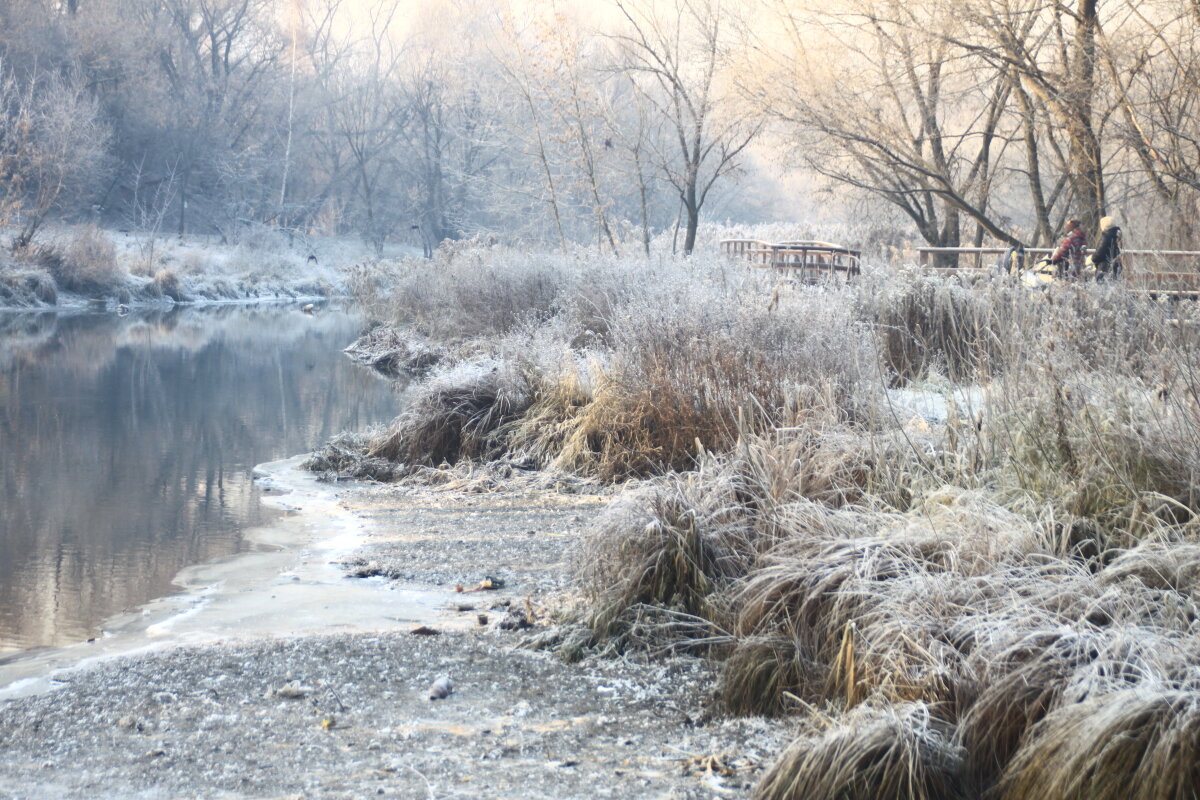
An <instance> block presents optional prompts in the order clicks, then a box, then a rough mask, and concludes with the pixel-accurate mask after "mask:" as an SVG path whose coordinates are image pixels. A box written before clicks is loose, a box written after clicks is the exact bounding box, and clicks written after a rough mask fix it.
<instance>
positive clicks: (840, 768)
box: [754, 703, 966, 800]
mask: <svg viewBox="0 0 1200 800" xmlns="http://www.w3.org/2000/svg"><path fill="white" fill-rule="evenodd" d="M961 765H962V752H961V750H960V749H959V748H958V747H957V746H955V745H954V744H953V743H952V742H951V740H950V731H949V729H948V726H946V725H945V724H944V723H942V722H940V721H939V720H938V719H937V718H936V717H935V716H934V715H933V714H932V713H931V712H930V710H929V708H928V707H927V706H925V705H923V704H920V703H913V704H908V705H902V706H893V707H887V708H876V707H871V706H860V707H859V708H857V709H855V710H854V711H852V712H850V713H849V714H847V715H846V716H845V717H844V718H843V719H841V720H839V721H838V722H836V723H834V722H831V723H830V727H829V729H828V730H826V731H824V732H823V733H814V734H812V735H809V736H804V737H801V738H800V739H797V740H796V742H794V743H793V744H792V745H791V746H790V747H788V749H787V750H786V751H784V753H783V755H781V756H780V757H779V759H778V760H777V761H776V762H775V763H774V764H773V765H772V766H771V768H770V769H769V770H768V771H767V774H766V775H765V776H763V779H762V781H761V782H760V783H759V785H758V787H757V789H756V790H755V793H754V797H755V798H756V799H757V800H879V799H880V798H885V797H886V798H889V799H891V800H957V799H958V798H963V797H965V796H966V795H965V794H964V793H963V791H962V788H961V785H960V780H959V771H960V768H961Z"/></svg>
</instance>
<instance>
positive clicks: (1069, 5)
mask: <svg viewBox="0 0 1200 800" xmlns="http://www.w3.org/2000/svg"><path fill="white" fill-rule="evenodd" d="M1198 31H1200V0H1105V2H1101V0H1074V2H1069V1H1068V0H1062V1H1061V2H1059V1H1054V0H960V1H959V2H952V1H951V0H933V1H932V2H929V3H923V4H920V6H919V7H918V6H914V5H912V4H909V3H905V2H901V1H900V0H839V2H837V3H818V2H812V1H811V0H803V1H801V0H759V2H755V3H749V2H732V0H657V1H656V2H652V0H608V1H607V2H606V3H604V4H601V6H597V5H595V4H587V3H571V2H570V1H569V0H561V2H555V1H554V0H549V1H548V2H545V3H535V4H530V3H527V4H514V5H505V4H503V3H483V2H477V1H476V0H441V1H439V0H429V1H428V2H424V3H420V4H417V3H411V2H401V0H367V1H366V2H350V0H0V224H3V225H6V226H7V227H8V229H9V230H10V231H12V232H13V233H12V246H13V247H14V248H15V249H21V248H24V247H27V246H29V245H30V243H31V242H32V241H33V239H34V237H35V236H36V235H37V233H38V231H39V229H40V228H41V227H42V226H43V225H44V223H45V222H46V221H47V220H50V219H53V218H56V217H61V218H64V219H68V220H93V221H97V222H101V223H103V224H107V225H115V226H119V227H128V228H131V229H138V230H154V231H162V232H164V233H165V232H176V233H180V234H183V233H206V234H214V235H219V236H221V237H223V238H225V239H227V240H230V239H236V238H237V237H238V236H239V235H240V234H241V232H243V231H244V230H246V229H247V228H248V227H252V226H260V225H267V226H273V227H276V228H280V229H285V230H288V231H296V232H305V233H309V232H316V233H323V234H337V235H352V236H357V237H361V238H362V239H363V240H365V241H367V242H369V243H370V244H372V245H373V246H375V247H376V248H382V247H383V245H384V244H385V243H386V242H389V241H397V240H402V241H407V242H409V243H419V244H425V245H426V246H433V245H434V244H436V243H437V242H440V241H442V240H443V239H447V238H459V237H463V236H471V235H476V234H491V235H496V236H501V237H504V238H507V239H513V240H538V241H544V242H550V243H555V244H560V245H565V244H567V243H569V242H590V243H594V244H595V245H596V246H599V247H601V248H605V249H611V250H614V251H618V250H626V249H639V248H640V249H646V250H648V248H649V243H650V239H651V237H652V236H654V235H656V234H659V233H661V232H663V231H671V232H673V233H674V234H675V235H674V237H673V238H674V240H675V243H676V246H677V248H678V249H680V250H682V251H684V252H688V251H690V250H691V249H692V248H693V247H694V246H695V243H696V232H697V229H698V226H699V223H700V220H701V218H702V216H703V215H705V214H706V213H709V214H711V210H712V209H713V208H714V206H717V207H719V208H720V210H721V211H722V212H723V213H726V214H730V213H732V214H738V215H741V216H742V217H746V218H749V217H753V216H754V215H756V214H758V215H765V214H769V213H771V214H776V215H778V216H784V217H786V216H788V208H787V203H788V199H787V198H786V196H785V197H784V199H783V201H782V206H781V207H777V208H763V207H761V205H755V204H756V203H760V202H761V201H760V199H759V195H761V192H757V193H756V192H743V191H742V189H744V188H745V187H747V186H753V185H755V184H756V183H765V182H768V181H769V179H768V178H767V177H766V176H764V175H762V174H760V169H761V168H760V167H759V166H758V165H759V164H761V163H763V161H764V160H767V159H769V158H776V159H777V160H778V161H780V162H781V163H782V164H783V165H785V166H786V167H788V168H790V169H792V170H796V171H800V172H803V173H804V174H805V175H807V176H808V177H809V178H810V180H809V182H808V183H807V184H806V185H807V186H810V187H814V188H817V189H827V190H829V191H830V192H831V193H832V194H833V195H834V196H837V197H838V198H842V199H844V200H845V201H846V202H847V203H849V202H854V203H857V204H858V206H857V207H858V208H860V209H864V210H865V211H864V213H866V214H867V215H870V216H874V215H879V216H887V217H895V216H897V215H898V216H899V217H901V218H902V219H904V220H905V221H906V222H907V223H908V224H909V225H910V226H911V230H913V231H914V232H915V233H916V235H917V237H919V239H920V241H922V242H924V243H927V244H930V245H940V246H958V245H963V244H980V243H983V242H985V241H986V242H1009V243H1015V242H1018V241H1019V242H1022V243H1025V244H1046V243H1048V242H1049V241H1050V240H1052V239H1053V237H1054V236H1055V235H1056V233H1057V231H1058V230H1059V229H1060V228H1061V226H1062V223H1063V221H1064V220H1066V219H1067V218H1070V217H1079V218H1081V219H1083V220H1084V223H1085V226H1086V227H1088V228H1089V229H1090V230H1095V229H1096V224H1097V222H1098V220H1099V218H1100V217H1101V216H1104V215H1106V214H1117V215H1119V216H1120V217H1122V219H1123V220H1124V221H1126V224H1127V225H1130V226H1132V227H1133V228H1134V229H1135V230H1138V231H1140V234H1139V235H1138V238H1139V240H1141V241H1143V242H1146V243H1148V244H1153V245H1155V246H1163V247H1179V248H1182V247H1192V246H1196V244H1197V237H1198V235H1200V233H1198V231H1197V228H1196V220H1195V217H1196V210H1197V209H1196V200H1197V192H1198V190H1200V122H1197V115H1196V114H1195V106H1196V104H1197V102H1198V101H1200V80H1198V78H1200V75H1198V74H1197V72H1198V66H1197V64H1198V60H1197V55H1198V51H1200V38H1198V37H1200V34H1198V33H1197V32H1198ZM752 151H753V152H754V153H755V156H754V157H750V156H751V153H752ZM764 154H765V157H766V158H764ZM739 180H740V186H739ZM1151 239H1153V241H1150V240H1151Z"/></svg>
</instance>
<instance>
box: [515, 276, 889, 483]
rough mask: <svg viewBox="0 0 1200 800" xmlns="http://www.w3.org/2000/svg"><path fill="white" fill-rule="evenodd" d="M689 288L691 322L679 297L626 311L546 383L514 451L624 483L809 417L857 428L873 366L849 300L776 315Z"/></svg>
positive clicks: (685, 465)
mask: <svg viewBox="0 0 1200 800" xmlns="http://www.w3.org/2000/svg"><path fill="white" fill-rule="evenodd" d="M692 291H694V293H695V295H694V296H693V297H691V298H689V299H690V300H694V304H693V305H691V306H689V309H688V313H687V314H686V315H681V314H677V313H669V312H666V313H665V312H664V310H663V309H664V308H669V307H671V306H672V303H673V302H674V301H672V300H671V299H670V298H664V297H660V296H658V295H656V294H650V295H649V296H648V297H647V298H642V299H639V301H638V302H637V303H635V304H632V305H630V306H626V307H624V308H623V309H622V312H621V314H620V316H619V318H618V319H616V320H613V321H612V322H611V324H610V327H609V329H608V334H607V335H608V337H609V338H610V339H611V340H612V343H613V344H612V349H611V350H609V351H607V352H604V353H603V355H602V357H600V356H598V357H593V358H592V359H590V360H586V361H582V360H579V359H576V360H575V361H574V362H572V363H570V364H568V365H567V366H566V367H564V369H562V370H561V371H560V372H559V373H558V374H557V375H552V376H549V377H547V378H546V379H545V380H544V381H543V386H542V388H541V389H540V390H539V392H538V393H537V397H536V398H535V400H534V403H533V407H532V409H531V412H530V414H529V415H528V416H527V418H526V420H525V421H524V423H523V424H522V425H521V426H519V428H518V429H517V430H516V431H515V432H514V447H515V448H517V449H521V450H526V451H529V452H531V453H536V454H538V455H539V457H540V459H541V460H542V461H544V462H550V463H553V465H554V466H555V467H557V468H560V469H564V470H569V471H575V472H580V473H583V474H588V475H593V476H597V477H600V478H602V479H605V480H619V479H622V478H627V477H632V476H641V475H648V474H655V473H661V472H664V471H668V470H681V469H689V468H691V467H692V466H694V464H695V462H696V459H697V457H698V456H699V455H700V454H701V453H703V452H724V451H726V450H728V449H730V448H731V447H732V446H733V444H734V443H735V442H736V441H737V439H738V437H739V435H741V433H743V432H745V431H747V430H751V431H753V430H759V429H764V430H765V429H767V428H769V427H770V426H772V425H774V424H777V423H778V422H779V421H781V420H784V419H788V418H794V417H796V416H798V415H799V414H801V413H803V412H804V411H805V410H811V409H822V410H827V411H828V413H829V414H831V415H833V416H840V417H841V418H843V419H847V420H851V421H853V420H855V419H857V418H861V417H862V415H863V414H864V409H865V408H867V407H869V405H870V402H869V400H868V399H867V398H866V397H864V389H863V387H864V385H865V384H866V381H865V379H864V373H863V370H864V369H865V367H864V364H865V363H866V362H867V361H868V360H869V359H868V358H867V357H866V355H865V353H863V352H860V350H861V348H860V349H857V350H856V346H855V345H854V344H853V342H854V341H855V340H854V337H853V335H852V334H853V331H852V330H851V327H850V320H849V316H848V310H847V308H846V307H845V305H844V304H841V305H839V304H838V303H836V302H831V301H830V299H829V298H824V299H823V300H822V299H821V298H818V297H816V296H815V295H814V296H812V297H808V298H805V299H804V302H803V303H800V304H799V305H797V306H796V307H795V308H792V309H791V310H792V311H797V313H795V314H793V313H790V312H789V313H788V314H782V313H779V314H776V313H773V312H772V311H770V310H768V309H766V308H763V307H761V306H760V307H753V306H749V307H748V306H744V305H739V304H738V303H735V302H730V301H731V300H732V299H733V298H730V297H723V296H720V295H713V294H708V293H706V292H707V290H705V289H703V288H702V287H701V288H693V290H692ZM822 302H823V303H824V305H821V303H822ZM799 311H804V312H806V313H803V314H802V313H799ZM848 341H849V342H851V344H847V342H848Z"/></svg>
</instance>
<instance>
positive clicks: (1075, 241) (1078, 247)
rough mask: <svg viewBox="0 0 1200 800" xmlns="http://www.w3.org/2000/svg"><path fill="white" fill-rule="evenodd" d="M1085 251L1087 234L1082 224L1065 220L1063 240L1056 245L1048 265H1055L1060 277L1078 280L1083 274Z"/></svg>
mask: <svg viewBox="0 0 1200 800" xmlns="http://www.w3.org/2000/svg"><path fill="white" fill-rule="evenodd" d="M1085 250H1087V233H1085V232H1084V230H1083V223H1082V222H1080V221H1079V220H1077V219H1069V220H1067V224H1066V226H1065V227H1064V228H1063V238H1062V241H1061V242H1059V244H1058V249H1057V250H1055V251H1054V255H1052V256H1050V263H1052V264H1056V265H1057V266H1058V270H1059V276H1060V277H1069V278H1078V277H1079V275H1080V273H1082V272H1083V254H1084V251H1085Z"/></svg>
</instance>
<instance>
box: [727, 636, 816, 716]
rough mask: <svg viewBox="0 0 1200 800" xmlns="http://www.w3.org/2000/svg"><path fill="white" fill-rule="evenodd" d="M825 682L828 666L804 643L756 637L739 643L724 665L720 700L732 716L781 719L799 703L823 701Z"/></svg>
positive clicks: (783, 638) (780, 638)
mask: <svg viewBox="0 0 1200 800" xmlns="http://www.w3.org/2000/svg"><path fill="white" fill-rule="evenodd" d="M825 680H826V670H825V667H824V665H823V664H821V663H820V662H819V661H817V660H815V659H813V658H810V657H808V656H807V655H806V654H805V652H804V648H803V645H802V644H801V643H800V642H797V641H795V640H794V639H789V638H787V637H786V636H752V637H750V638H747V639H743V640H741V641H739V642H737V644H736V646H735V647H734V648H733V650H732V651H731V652H730V653H729V655H728V656H727V657H726V659H725V661H724V663H723V664H722V666H721V680H720V684H719V685H718V688H717V698H718V700H719V701H720V704H721V707H722V709H723V710H724V711H726V712H727V713H729V714H742V715H765V716H777V715H779V714H782V713H784V712H786V711H788V710H790V709H792V708H794V707H796V706H797V704H798V703H797V701H802V702H808V703H812V702H817V701H819V700H820V699H821V698H822V696H823V692H824V689H825Z"/></svg>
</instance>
